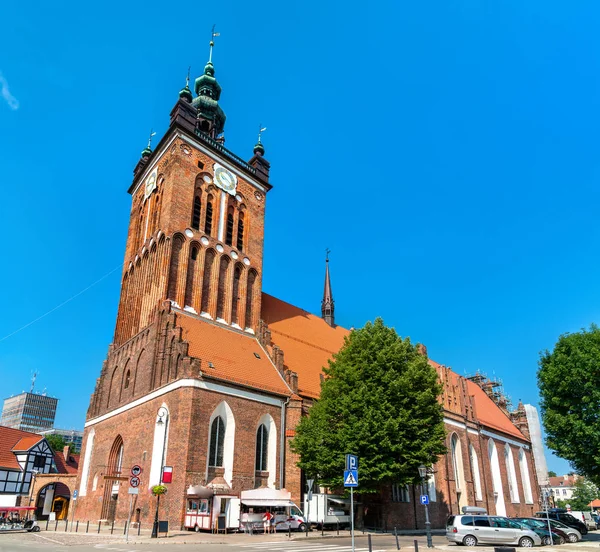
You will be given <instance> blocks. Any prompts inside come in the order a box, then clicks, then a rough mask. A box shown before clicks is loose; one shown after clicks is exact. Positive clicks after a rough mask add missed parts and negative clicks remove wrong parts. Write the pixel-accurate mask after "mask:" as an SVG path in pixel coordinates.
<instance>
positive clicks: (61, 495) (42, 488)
mask: <svg viewBox="0 0 600 552" xmlns="http://www.w3.org/2000/svg"><path fill="white" fill-rule="evenodd" d="M76 482H77V474H58V473H47V474H39V475H36V476H35V479H34V482H33V484H32V487H31V491H30V494H29V501H28V504H27V505H28V506H34V507H35V508H36V512H35V513H36V517H37V518H38V519H48V516H49V513H50V512H51V511H54V512H55V514H56V515H57V518H58V519H61V517H64V516H66V515H67V514H68V508H69V505H70V503H71V499H72V496H73V491H74V489H75V484H76ZM49 493H51V494H49ZM47 497H48V498H47ZM44 512H45V513H44Z"/></svg>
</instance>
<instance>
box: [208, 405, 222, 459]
mask: <svg viewBox="0 0 600 552" xmlns="http://www.w3.org/2000/svg"><path fill="white" fill-rule="evenodd" d="M224 441H225V423H224V422H223V418H221V416H217V417H216V418H215V419H214V420H213V423H212V425H211V426H210V448H209V451H208V465H209V466H210V467H213V468H221V467H223V443H224Z"/></svg>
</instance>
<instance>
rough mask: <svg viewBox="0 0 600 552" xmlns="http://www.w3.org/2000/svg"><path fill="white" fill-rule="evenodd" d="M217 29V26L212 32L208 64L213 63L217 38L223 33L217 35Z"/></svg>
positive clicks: (213, 27)
mask: <svg viewBox="0 0 600 552" xmlns="http://www.w3.org/2000/svg"><path fill="white" fill-rule="evenodd" d="M215 27H216V25H213V26H212V31H211V32H210V49H209V51H208V63H212V53H213V46H214V45H215V37H216V36H220V35H221V33H215Z"/></svg>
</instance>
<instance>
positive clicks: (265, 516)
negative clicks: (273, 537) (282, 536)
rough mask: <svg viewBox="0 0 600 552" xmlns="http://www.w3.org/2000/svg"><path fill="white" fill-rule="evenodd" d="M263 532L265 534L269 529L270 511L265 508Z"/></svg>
mask: <svg viewBox="0 0 600 552" xmlns="http://www.w3.org/2000/svg"><path fill="white" fill-rule="evenodd" d="M263 529H264V531H263V533H264V534H265V535H266V534H267V533H269V532H270V531H271V512H269V510H267V511H266V512H265V515H264V516H263Z"/></svg>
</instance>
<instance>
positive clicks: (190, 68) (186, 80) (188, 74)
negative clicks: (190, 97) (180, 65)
mask: <svg viewBox="0 0 600 552" xmlns="http://www.w3.org/2000/svg"><path fill="white" fill-rule="evenodd" d="M191 70H192V66H191V65H188V73H187V77H186V78H185V87H186V88H189V87H190V71H191Z"/></svg>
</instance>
